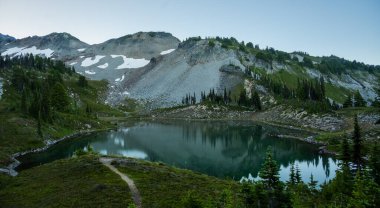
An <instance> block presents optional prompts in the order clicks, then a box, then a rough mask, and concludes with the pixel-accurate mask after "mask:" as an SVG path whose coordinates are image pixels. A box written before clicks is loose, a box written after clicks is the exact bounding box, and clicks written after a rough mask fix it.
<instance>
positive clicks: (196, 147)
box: [21, 121, 337, 183]
mask: <svg viewBox="0 0 380 208" xmlns="http://www.w3.org/2000/svg"><path fill="white" fill-rule="evenodd" d="M278 134H282V135H299V134H303V133H302V132H297V131H294V130H289V129H283V128H278V127H272V126H267V125H256V124H254V123H252V122H243V121H156V122H152V121H149V122H145V121H141V122H129V123H125V124H124V125H123V127H120V128H119V129H118V130H117V131H112V132H103V133H98V134H95V135H91V136H87V137H84V138H81V139H74V140H70V141H65V142H62V143H60V144H58V145H56V146H54V147H52V148H51V149H49V150H48V151H46V152H43V153H38V154H33V155H28V156H26V157H24V158H21V160H22V161H23V162H24V163H23V166H22V167H21V169H23V168H28V167H30V166H34V165H36V164H41V163H45V162H49V161H52V160H54V159H59V158H65V157H70V156H71V155H72V154H73V152H74V151H75V150H76V149H79V148H84V147H85V146H86V145H91V146H92V147H93V149H94V150H95V151H97V152H99V153H100V154H103V155H121V156H126V157H133V158H138V159H145V160H150V161H162V162H164V163H167V164H169V165H173V166H176V167H181V168H187V169H191V170H194V171H198V172H201V173H205V174H208V175H212V176H216V177H219V178H233V179H235V180H240V179H241V178H242V177H247V178H248V177H249V178H257V177H258V171H259V169H260V167H261V165H262V163H263V161H264V159H265V153H266V150H267V148H268V147H269V146H271V147H272V148H273V150H274V158H275V159H276V160H277V162H278V164H279V165H280V167H281V171H280V177H281V180H283V181H286V180H288V178H289V169H290V164H291V163H292V162H294V163H295V164H296V165H298V166H299V168H300V169H301V174H302V178H303V180H304V181H309V178H310V174H313V175H314V178H315V179H316V180H317V181H318V182H319V183H323V182H324V181H325V180H329V179H331V178H333V177H335V170H336V169H337V161H336V160H335V159H333V158H330V157H328V156H321V155H319V154H318V148H317V147H316V146H313V145H310V144H307V143H304V142H301V141H298V140H295V139H287V138H278V137H276V136H274V135H278ZM305 136H306V135H305Z"/></svg>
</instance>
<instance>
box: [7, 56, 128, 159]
mask: <svg viewBox="0 0 380 208" xmlns="http://www.w3.org/2000/svg"><path fill="white" fill-rule="evenodd" d="M1 66H2V68H0V76H1V77H3V78H4V81H5V82H4V86H3V88H4V94H3V95H2V98H1V100H0V123H1V125H0V165H5V164H7V163H8V162H9V158H10V155H11V154H13V153H16V152H20V151H26V150H29V149H32V148H37V147H41V146H43V145H44V140H46V139H57V138H60V137H62V136H65V135H68V134H71V133H74V132H77V131H80V130H85V129H106V128H112V127H113V126H112V125H111V124H109V123H108V122H104V121H102V120H99V119H98V116H123V114H122V113H120V111H118V110H116V109H113V108H111V107H109V106H106V105H104V104H102V102H101V99H102V96H103V95H104V94H105V93H106V91H107V82H105V81H87V80H86V79H85V78H83V77H82V78H80V76H78V75H76V74H74V73H73V71H74V69H71V68H68V67H66V66H65V65H64V64H63V62H60V61H52V60H50V59H46V58H41V57H38V56H37V57H34V56H33V55H27V56H21V57H15V58H13V59H9V58H6V59H5V60H2V65H1ZM8 80H9V81H8ZM80 83H81V84H80Z"/></svg>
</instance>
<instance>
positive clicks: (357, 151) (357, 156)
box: [352, 115, 363, 170]
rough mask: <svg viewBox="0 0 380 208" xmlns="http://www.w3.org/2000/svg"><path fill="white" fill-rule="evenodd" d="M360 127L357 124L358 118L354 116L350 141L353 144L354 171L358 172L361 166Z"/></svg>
mask: <svg viewBox="0 0 380 208" xmlns="http://www.w3.org/2000/svg"><path fill="white" fill-rule="evenodd" d="M360 137H361V136H360V127H359V123H358V116H357V115H355V118H354V133H353V136H352V140H353V143H354V146H353V158H352V159H353V161H354V163H355V165H356V170H360V169H361V166H362V149H363V147H362V140H361V138H360Z"/></svg>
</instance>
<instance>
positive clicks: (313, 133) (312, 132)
mask: <svg viewBox="0 0 380 208" xmlns="http://www.w3.org/2000/svg"><path fill="white" fill-rule="evenodd" d="M130 120H138V121H144V120H150V121H160V120H162V121H165V120H169V121H170V120H184V121H246V122H254V123H257V124H265V125H269V126H273V127H281V128H285V129H290V130H298V131H302V132H305V133H307V134H309V136H306V137H302V136H292V135H283V134H277V135H273V136H276V137H278V138H291V139H297V140H299V141H302V142H306V143H309V144H312V145H316V146H318V147H319V153H320V154H326V155H332V156H337V155H338V153H336V152H334V151H331V150H328V149H327V145H328V144H327V143H326V142H322V141H317V140H315V138H316V137H317V136H318V135H319V134H320V133H321V130H318V129H310V128H303V127H300V126H292V125H286V124H282V123H275V122H270V121H264V120H261V119H257V118H256V117H251V118H233V119H231V118H205V119H203V118H175V117H155V116H152V117H133V118H131V119H130Z"/></svg>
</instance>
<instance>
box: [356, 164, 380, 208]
mask: <svg viewBox="0 0 380 208" xmlns="http://www.w3.org/2000/svg"><path fill="white" fill-rule="evenodd" d="M379 194H380V191H379V186H378V185H377V184H376V183H374V182H373V180H372V179H371V178H369V177H368V173H367V171H366V170H363V171H358V172H357V173H356V177H355V180H354V186H353V190H352V197H351V199H350V201H349V207H355V208H361V207H363V208H365V207H378V206H379V205H380V204H379V199H378V196H379Z"/></svg>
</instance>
